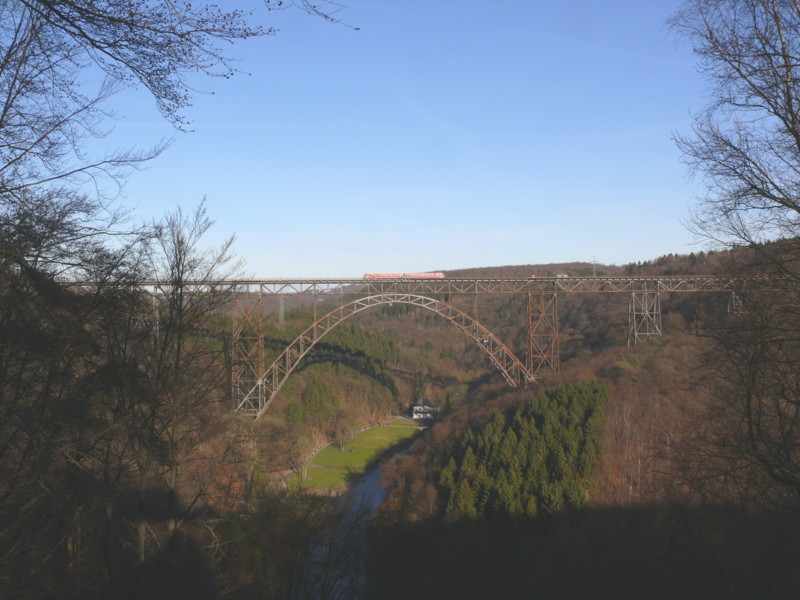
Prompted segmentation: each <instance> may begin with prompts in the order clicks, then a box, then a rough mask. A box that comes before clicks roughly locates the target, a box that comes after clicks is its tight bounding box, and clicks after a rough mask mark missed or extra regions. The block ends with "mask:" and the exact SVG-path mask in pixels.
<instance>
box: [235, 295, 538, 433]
mask: <svg viewBox="0 0 800 600" xmlns="http://www.w3.org/2000/svg"><path fill="white" fill-rule="evenodd" d="M395 302H398V303H401V304H411V305H414V306H419V307H422V308H425V309H427V310H430V311H432V312H435V313H436V314H438V315H440V316H442V317H444V318H445V319H447V320H448V321H450V322H451V323H452V324H453V325H455V326H456V327H458V328H459V329H461V331H463V332H464V333H465V334H466V335H467V336H469V337H470V339H472V340H473V341H474V342H475V343H476V344H477V345H478V347H479V348H480V349H481V350H483V351H484V352H485V353H486V354H488V355H489V358H490V359H491V361H492V363H493V364H494V365H495V367H497V368H498V369H499V370H500V372H501V373H502V374H503V377H505V379H506V381H507V382H508V384H509V385H510V386H511V387H519V386H521V385H524V384H525V383H526V382H528V381H530V380H532V379H533V376H532V375H531V374H530V373H529V371H528V369H527V368H526V367H525V365H523V364H522V362H520V360H519V359H518V358H517V357H516V356H515V355H514V353H513V352H511V350H510V349H509V348H508V347H507V346H506V345H505V344H503V342H501V341H500V340H499V339H498V338H497V337H496V336H495V335H494V334H493V333H492V332H491V331H489V330H488V329H487V328H486V327H485V326H483V325H482V324H481V323H479V322H478V321H476V320H475V319H473V318H472V317H470V316H469V315H468V314H467V313H465V312H463V311H461V310H459V309H457V308H455V307H454V306H452V305H450V304H447V303H446V302H442V301H441V300H436V299H434V298H428V297H426V296H420V295H417V294H408V293H382V294H376V295H372V296H365V297H363V298H358V299H356V300H353V301H352V302H349V303H348V304H344V305H342V306H340V307H338V308H336V309H334V310H332V311H331V312H329V313H328V314H326V315H325V316H323V317H321V318H319V319H317V320H316V321H315V322H314V323H313V324H312V325H311V326H310V327H308V329H306V330H305V331H304V332H303V333H301V334H300V335H298V336H297V337H296V338H295V339H294V341H293V342H292V343H291V344H289V345H288V346H287V347H286V349H285V350H284V351H283V352H281V354H280V355H279V356H278V358H276V359H275V361H274V362H273V363H272V364H271V365H270V366H269V367H268V368H267V370H266V372H265V373H264V374H263V375H262V376H261V377H260V378H259V380H258V381H257V383H256V384H255V385H254V386H253V387H252V389H251V390H250V391H249V392H248V393H247V394H246V395H245V396H244V398H243V399H242V400H241V402H240V403H239V405H238V407H237V410H240V411H246V412H250V413H252V414H254V415H255V418H256V419H258V418H259V417H260V416H261V415H263V414H264V413H265V412H266V410H267V408H269V405H270V404H271V403H272V400H273V399H274V398H275V396H277V395H278V392H279V391H280V390H281V387H283V384H284V383H285V382H286V380H287V379H288V378H289V376H290V375H291V374H292V373H293V372H294V370H295V369H296V368H297V365H298V364H299V363H300V361H301V360H302V359H303V358H304V357H305V356H306V355H307V354H308V353H309V351H310V350H311V349H312V348H313V347H314V346H315V345H316V344H317V342H319V341H320V340H321V339H322V338H323V337H325V336H326V335H327V334H328V332H330V331H331V330H332V329H333V328H334V327H336V326H337V325H338V324H339V323H341V322H342V321H344V320H346V319H348V318H350V317H352V316H353V315H355V314H358V313H360V312H362V311H364V310H367V309H369V308H372V307H374V306H380V305H382V304H392V303H395Z"/></svg>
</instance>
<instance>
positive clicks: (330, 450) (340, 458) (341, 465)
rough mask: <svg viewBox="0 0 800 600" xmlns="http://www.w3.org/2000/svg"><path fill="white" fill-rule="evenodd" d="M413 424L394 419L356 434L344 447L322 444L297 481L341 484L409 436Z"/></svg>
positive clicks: (311, 484) (314, 485) (325, 485)
mask: <svg viewBox="0 0 800 600" xmlns="http://www.w3.org/2000/svg"><path fill="white" fill-rule="evenodd" d="M417 431H418V430H417V426H416V424H415V423H413V422H412V421H409V420H408V419H396V420H394V421H391V422H389V423H386V424H385V425H380V426H378V427H373V428H372V429H367V430H366V431H362V432H361V433H359V434H358V435H356V437H355V439H354V440H353V442H352V443H351V444H350V447H349V448H348V449H346V450H345V451H342V450H340V449H339V446H338V444H331V445H330V446H327V447H326V448H323V449H322V450H321V451H320V452H319V453H318V454H317V455H316V456H315V457H314V461H313V463H312V464H311V465H309V467H308V469H307V474H306V479H304V480H303V481H301V482H300V483H301V485H304V486H307V487H312V488H330V487H336V486H338V485H343V484H344V483H345V482H346V481H347V479H348V478H349V477H353V476H358V475H362V474H363V473H364V471H365V469H366V468H367V466H368V465H370V463H372V462H373V461H374V460H376V459H377V458H378V457H379V456H380V455H381V453H383V452H385V451H386V450H388V449H389V448H391V447H392V446H394V445H395V444H398V443H400V442H402V441H403V440H406V439H409V438H411V437H412V436H413V435H414V434H415V433H416V432H417Z"/></svg>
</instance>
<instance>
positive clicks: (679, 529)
mask: <svg viewBox="0 0 800 600" xmlns="http://www.w3.org/2000/svg"><path fill="white" fill-rule="evenodd" d="M798 534H800V515H798V514H796V513H794V514H793V513H788V512H782V513H779V512H772V513H762V514H759V515H756V516H752V515H751V516H750V517H749V518H745V517H744V516H743V515H741V514H737V513H734V512H733V511H729V510H724V509H720V508H711V507H694V508H689V507H685V506H680V507H676V506H669V507H664V506H662V507H644V508H631V509H613V510H587V511H583V512H580V513H571V514H562V515H557V516H552V517H543V518H540V519H536V520H528V521H509V520H505V521H474V522H460V523H454V524H449V525H441V524H422V525H410V524H407V523H404V524H402V525H400V526H395V527H384V528H378V527H376V528H373V531H372V548H373V550H374V552H373V555H372V557H371V562H370V575H369V581H370V594H369V595H368V597H369V598H381V599H395V598H396V599H401V598H415V599H426V598H431V599H434V598H435V599H436V600H443V599H449V598H452V599H456V598H457V599H459V600H466V599H471V598H475V599H479V598H480V599H485V598H493V599H494V598H509V599H511V598H514V599H516V598H533V597H535V598H547V599H561V598H563V599H574V598H591V599H600V598H613V599H615V600H623V599H628V598H630V599H636V600H640V599H643V598H647V599H648V600H653V599H664V600H667V599H669V600H673V599H677V598H680V599H682V600H687V599H698V600H699V599H701V598H702V599H705V600H714V599H719V600H722V599H731V598H770V599H775V600H777V599H781V600H783V599H787V600H788V599H789V598H792V599H795V598H798V597H800V570H798V565H800V536H799V535H798Z"/></svg>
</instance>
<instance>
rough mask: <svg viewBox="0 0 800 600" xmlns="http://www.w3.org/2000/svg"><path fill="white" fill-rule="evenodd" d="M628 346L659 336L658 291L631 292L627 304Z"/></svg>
mask: <svg viewBox="0 0 800 600" xmlns="http://www.w3.org/2000/svg"><path fill="white" fill-rule="evenodd" d="M628 325H629V329H628V346H635V345H636V344H638V343H639V342H640V341H643V340H644V339H646V338H653V337H655V338H660V337H661V296H660V295H659V293H658V292H649V291H643V292H631V299H630V304H629V305H628Z"/></svg>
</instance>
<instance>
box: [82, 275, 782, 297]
mask: <svg viewBox="0 0 800 600" xmlns="http://www.w3.org/2000/svg"><path fill="white" fill-rule="evenodd" d="M745 281H747V282H750V284H751V285H753V284H756V285H762V286H774V285H776V284H777V283H778V281H777V280H775V279H769V278H748V279H744V278H736V277H703V276H687V277H683V276H663V277H535V278H527V279H524V278H482V279H481V278H470V279H467V278H445V279H410V278H394V279H355V278H352V279H253V280H238V281H226V282H220V285H221V286H223V285H224V286H225V287H226V288H230V287H231V286H233V287H235V289H236V290H237V291H239V292H240V293H262V294H265V295H273V294H300V295H319V296H322V297H325V296H327V297H331V296H334V295H348V294H359V295H365V296H368V295H379V294H403V293H407V294H420V295H431V294H526V293H536V292H540V293H545V292H566V293H591V292H606V293H620V292H623V293H625V292H627V293H632V292H647V291H658V292H726V291H730V290H733V289H738V288H740V287H741V285H742V283H743V282H745ZM73 285H81V284H80V283H75V284H73ZM87 285H88V284H87ZM143 285H144V287H148V285H150V284H148V283H145V284H143ZM186 285H187V286H191V285H193V283H192V282H187V284H186ZM197 286H198V287H199V288H200V289H201V290H209V291H213V285H212V284H209V282H198V283H197ZM152 293H155V294H158V293H159V291H158V290H157V289H153V290H152Z"/></svg>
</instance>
